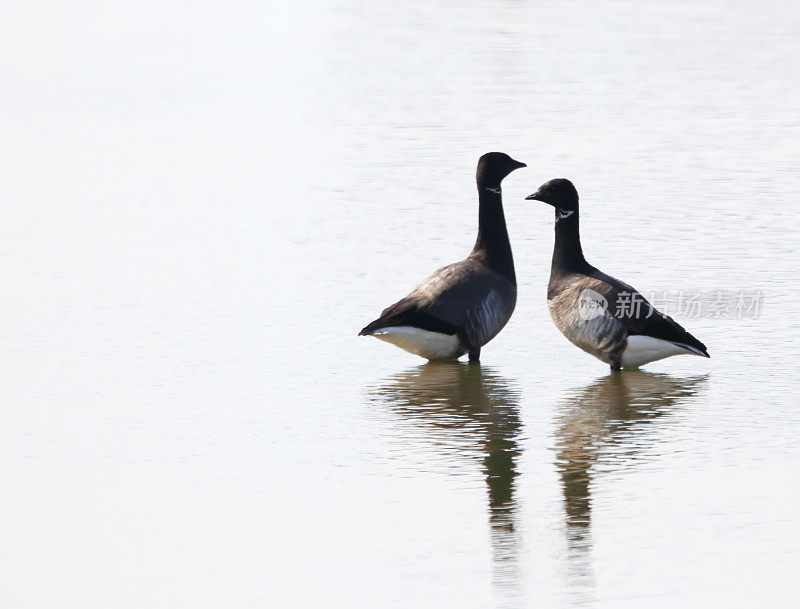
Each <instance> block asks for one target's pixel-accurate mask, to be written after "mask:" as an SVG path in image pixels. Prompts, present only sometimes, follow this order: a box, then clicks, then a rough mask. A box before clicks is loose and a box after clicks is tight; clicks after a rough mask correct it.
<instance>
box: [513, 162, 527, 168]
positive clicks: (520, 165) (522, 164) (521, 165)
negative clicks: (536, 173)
mask: <svg viewBox="0 0 800 609" xmlns="http://www.w3.org/2000/svg"><path fill="white" fill-rule="evenodd" d="M514 162H515V163H516V164H517V166H516V167H514V169H522V168H523V167H527V165H526V164H525V163H523V162H522V161H514Z"/></svg>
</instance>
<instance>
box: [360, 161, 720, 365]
mask: <svg viewBox="0 0 800 609" xmlns="http://www.w3.org/2000/svg"><path fill="white" fill-rule="evenodd" d="M520 167H527V165H525V163H520V162H519V161H515V160H514V159H512V158H511V157H510V156H508V155H507V154H505V153H502V152H490V153H488V154H485V155H483V156H482V157H481V158H480V160H479V161H478V171H477V182H478V200H479V210H478V239H477V241H476V242H475V247H474V248H473V250H472V253H471V254H470V255H469V256H468V257H467V258H466V259H465V260H462V261H461V262H456V263H455V264H450V265H448V266H445V267H443V268H441V269H439V270H438V271H436V272H435V273H434V274H433V275H431V276H430V277H428V279H426V280H425V281H423V282H422V283H421V284H420V285H418V286H417V287H416V288H415V289H414V291H412V292H411V293H410V294H409V295H408V296H406V297H405V298H403V299H402V300H400V301H398V302H396V303H395V304H393V305H391V306H390V307H388V308H386V309H385V310H384V311H383V313H381V316H380V317H379V318H378V319H376V320H375V321H373V322H372V323H370V324H369V325H368V326H366V327H365V328H364V329H363V330H361V332H360V333H359V336H374V337H375V338H379V339H380V340H383V341H386V342H388V343H391V344H393V345H396V346H398V347H400V348H401V349H404V350H406V351H409V352H410V353H414V354H415V355H419V356H421V357H423V358H425V359H428V360H448V359H457V358H459V357H461V356H462V355H464V354H465V353H466V354H468V355H469V361H470V362H477V361H478V360H479V358H480V353H481V347H483V346H484V345H485V344H486V343H488V342H489V341H490V340H492V339H493V338H494V337H495V336H497V334H498V333H499V332H500V330H502V329H503V327H504V326H505V325H506V323H508V320H509V319H510V318H511V314H512V313H513V312H514V306H515V304H516V301H517V278H516V275H515V273H514V259H513V257H512V255H511V243H510V242H509V239H508V231H507V230H506V220H505V216H504V215H503V201H502V197H501V190H500V183H501V182H502V181H503V178H505V177H506V176H507V175H508V174H510V173H511V172H512V171H514V170H515V169H519V168H520ZM526 199H529V200H536V201H542V202H543V203H547V204H549V205H552V206H553V207H554V208H555V219H556V238H555V247H554V249H553V260H552V265H551V268H550V283H549V285H548V288H547V305H548V308H549V310H550V315H551V316H552V318H553V322H554V323H555V325H556V327H558V329H559V330H561V332H562V333H563V334H564V336H566V337H567V339H568V340H569V341H570V342H572V343H573V344H574V345H576V346H577V347H579V348H581V349H583V350H584V351H586V352H587V353H589V354H591V355H594V356H595V357H596V358H598V359H600V360H601V361H603V362H605V363H607V364H609V365H610V366H611V369H612V370H620V369H622V368H638V367H640V366H642V365H644V364H647V363H649V362H653V361H656V360H660V359H663V358H665V357H670V356H672V355H680V354H692V355H699V356H703V357H709V355H708V351H707V349H706V346H705V345H704V344H703V343H701V342H700V341H699V340H697V339H696V338H695V337H694V336H692V335H691V334H689V333H688V332H687V331H686V330H684V329H683V328H682V327H681V326H680V325H678V324H677V323H676V322H675V321H674V320H673V319H672V318H671V317H669V316H667V315H664V314H662V313H660V312H659V311H657V310H655V309H654V308H653V307H652V306H651V305H650V303H648V302H647V301H646V300H645V299H644V297H643V296H641V294H639V293H638V292H637V291H636V290H635V289H634V288H632V287H631V286H629V285H628V284H626V283H624V282H622V281H619V280H618V279H615V278H614V277H611V276H609V275H606V274H605V273H603V272H602V271H600V270H598V269H596V268H595V267H593V266H592V265H591V264H589V263H588V262H586V258H584V257H583V251H582V249H581V240H580V233H579V230H578V220H579V210H578V191H577V190H575V187H574V186H573V185H572V183H571V182H570V181H569V180H564V179H556V180H550V181H549V182H546V183H545V184H543V185H542V186H541V187H540V188H539V190H537V191H536V192H535V193H534V194H532V195H530V196H529V197H526ZM626 299H627V301H628V302H630V301H633V302H637V301H638V306H631V307H629V310H625V311H621V310H620V308H619V303H620V302H625V301H626ZM609 306H610V307H611V310H609ZM615 309H616V310H615Z"/></svg>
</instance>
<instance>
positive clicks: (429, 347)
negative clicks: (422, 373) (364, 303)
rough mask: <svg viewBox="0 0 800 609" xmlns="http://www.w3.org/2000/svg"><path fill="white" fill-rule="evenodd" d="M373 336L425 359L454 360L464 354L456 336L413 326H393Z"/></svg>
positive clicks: (382, 329) (378, 331)
mask: <svg viewBox="0 0 800 609" xmlns="http://www.w3.org/2000/svg"><path fill="white" fill-rule="evenodd" d="M372 336H374V337H375V338H379V339H380V340H383V341H386V342H387V343H391V344H393V345H395V346H396V347H400V348H401V349H403V350H404V351H408V352H409V353H413V354H414V355H419V356H420V357H424V358H425V359H453V358H456V357H458V356H459V355H461V354H462V353H461V352H460V347H459V341H458V336H456V335H452V336H450V335H449V334H441V333H439V332H430V331H429V330H420V329H419V328H412V327H411V326H392V327H391V328H381V329H380V330H377V331H375V333H374V334H372Z"/></svg>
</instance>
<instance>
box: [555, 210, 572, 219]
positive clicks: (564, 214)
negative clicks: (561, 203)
mask: <svg viewBox="0 0 800 609" xmlns="http://www.w3.org/2000/svg"><path fill="white" fill-rule="evenodd" d="M574 213H575V212H574V211H567V210H566V209H558V208H556V222H558V221H559V220H564V219H566V218H569V217H570V216H571V215H572V214H574Z"/></svg>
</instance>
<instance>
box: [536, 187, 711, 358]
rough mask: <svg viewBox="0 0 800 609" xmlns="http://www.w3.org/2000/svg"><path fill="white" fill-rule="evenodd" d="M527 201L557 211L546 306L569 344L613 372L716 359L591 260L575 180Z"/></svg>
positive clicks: (697, 341)
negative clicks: (686, 358)
mask: <svg viewBox="0 0 800 609" xmlns="http://www.w3.org/2000/svg"><path fill="white" fill-rule="evenodd" d="M525 198H526V199H527V200H535V201H542V202H543V203H547V204H549V205H552V206H553V207H554V208H555V219H556V238H555V246H554V248H553V261H552V265H551V267H550V283H549V284H548V287H547V306H548V309H549V310H550V316H551V317H552V318H553V322H554V323H555V325H556V327H557V328H558V329H559V330H561V333H562V334H563V335H564V336H566V337H567V339H568V340H569V341H570V342H572V343H573V344H574V345H575V346H577V347H579V348H581V349H583V350H584V351H586V352H587V353H589V354H591V355H594V356H595V357H596V358H598V359H600V360H601V361H603V362H605V363H607V364H609V365H610V366H611V369H612V370H620V369H621V368H639V367H640V366H643V365H644V364H648V363H650V362H654V361H656V360H660V359H664V358H665V357H670V356H673V355H682V354H690V355H699V356H701V357H711V356H710V355H709V354H708V349H706V346H705V345H704V344H703V343H701V342H700V341H699V340H697V339H696V338H695V337H694V336H692V335H691V334H689V333H688V332H687V331H686V330H684V329H683V328H682V327H681V326H680V325H678V324H677V323H676V322H675V320H673V319H672V318H671V317H669V316H668V315H664V314H663V313H661V312H659V311H657V310H656V309H655V308H654V307H653V306H652V305H651V304H650V303H649V302H648V301H647V300H646V299H645V298H644V297H643V296H642V295H641V294H640V293H639V292H637V291H636V290H635V289H634V288H632V287H631V286H629V285H628V284H627V283H624V282H622V281H620V280H619V279H615V278H614V277H611V276H610V275H606V274H605V273H603V272H602V271H599V270H598V269H596V268H595V267H593V266H592V265H591V264H589V263H588V262H586V259H585V258H584V257H583V250H582V249H581V238H580V232H579V229H578V222H579V219H580V212H579V209H578V191H577V190H576V189H575V186H573V185H572V182H570V181H569V180H565V179H555V180H550V181H549V182H545V183H544V184H542V186H540V187H539V190H537V191H536V192H535V193H533V194H532V195H530V196H528V197H525ZM609 307H610V308H611V310H609Z"/></svg>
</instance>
